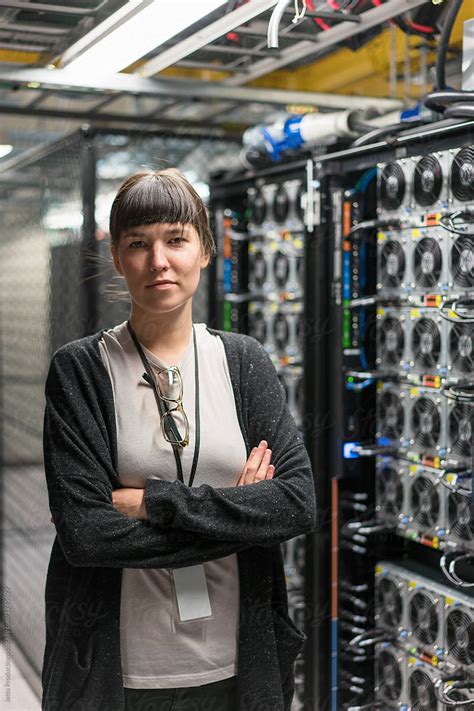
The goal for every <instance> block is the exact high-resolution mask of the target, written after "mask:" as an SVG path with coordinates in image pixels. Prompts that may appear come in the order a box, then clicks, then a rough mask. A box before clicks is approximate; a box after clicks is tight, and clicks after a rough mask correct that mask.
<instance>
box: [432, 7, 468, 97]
mask: <svg viewBox="0 0 474 711" xmlns="http://www.w3.org/2000/svg"><path fill="white" fill-rule="evenodd" d="M462 3H463V0H451V3H450V4H449V5H448V10H447V12H446V16H445V19H444V23H443V27H442V30H441V34H440V37H439V44H438V54H437V57H436V89H437V90H438V91H441V90H443V89H447V86H446V56H447V54H448V49H449V41H450V39H451V32H452V30H453V26H454V23H455V21H456V17H457V16H458V12H459V10H460V9H461V6H462Z"/></svg>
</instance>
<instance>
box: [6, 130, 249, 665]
mask: <svg viewBox="0 0 474 711" xmlns="http://www.w3.org/2000/svg"><path fill="white" fill-rule="evenodd" d="M237 155H238V147H237V146H236V145H235V144H229V143H226V142H215V141H202V140H200V139H199V138H192V139H189V138H179V139H178V138H164V137H161V138H158V137H154V136H146V135H143V134H142V135H137V134H130V135H127V134H120V135H118V134H112V133H110V134H108V133H107V134H105V133H102V134H98V135H96V136H95V137H91V136H87V135H85V134H83V133H78V134H75V135H73V136H71V137H69V138H67V139H65V140H63V141H61V142H59V143H57V144H55V145H54V146H52V147H49V148H48V147H47V148H45V149H44V150H43V151H41V152H39V151H38V152H36V154H34V155H31V156H30V158H25V159H24V160H23V161H22V162H21V163H18V162H17V163H16V164H15V167H14V168H11V169H10V170H8V171H4V172H3V173H0V368H1V371H0V373H1V383H0V415H1V420H0V422H1V431H0V450H1V464H2V477H1V479H0V482H1V483H2V487H3V496H2V504H1V505H2V534H3V553H4V555H3V585H4V592H5V596H4V599H7V598H8V611H7V613H8V615H9V622H8V624H9V634H10V635H11V637H12V638H13V639H14V640H15V641H16V642H17V643H18V645H19V647H20V648H21V649H22V651H23V652H24V654H25V656H26V657H27V658H28V659H29V661H30V662H31V664H32V666H33V668H34V669H36V670H37V672H38V673H40V671H41V667H42V661H43V650H44V602H43V593H44V585H45V579H46V570H47V565H48V561H49V556H50V551H51V545H52V542H53V539H54V527H53V525H52V524H51V522H50V513H49V508H48V497H47V489H46V481H45V476H44V468H43V456H42V428H43V414H44V382H45V378H46V374H47V370H48V366H49V362H50V359H51V356H52V354H53V352H54V351H55V350H56V349H57V348H59V346H61V345H62V344H64V343H67V342H69V341H71V340H74V339H76V338H79V337H81V336H83V335H85V334H87V333H92V332H94V331H96V330H98V329H99V328H110V327H112V326H114V325H115V324H117V323H120V322H121V321H123V320H125V319H126V318H127V317H128V315H129V309H130V304H129V299H128V296H125V298H122V299H121V300H117V299H116V298H114V299H111V297H110V293H109V292H110V290H111V288H112V290H114V288H115V291H116V289H117V287H118V288H119V289H120V290H121V291H122V292H125V282H124V281H123V280H121V279H120V278H117V277H115V276H114V275H115V270H114V267H113V264H112V261H111V257H110V251H109V235H108V231H107V230H108V216H109V212H110V205H111V202H112V199H113V196H114V194H115V192H116V190H117V188H118V186H119V185H120V184H121V182H122V181H123V180H124V179H125V178H126V177H127V176H128V175H130V174H131V173H133V172H135V171H136V170H139V169H141V168H142V167H143V166H147V167H166V166H176V167H178V168H181V170H183V172H186V173H187V175H188V177H189V179H190V180H191V181H192V182H193V184H194V185H196V184H197V183H199V182H201V183H202V185H201V186H199V185H198V188H199V187H200V188H201V190H202V191H204V194H205V192H206V187H207V186H206V183H207V180H208V177H209V172H210V171H213V170H216V169H217V168H219V167H221V166H222V165H224V164H226V165H229V164H231V163H232V161H233V160H235V159H236V157H237ZM94 156H96V158H97V165H96V168H97V174H96V179H95V178H94V174H93V171H94V162H93V161H94ZM91 170H92V173H91ZM94 184H95V186H96V195H95V215H96V223H97V224H96V228H95V229H94V226H93V224H92V227H90V224H91V223H90V222H89V223H88V222H87V216H88V215H92V217H93V215H94ZM83 222H84V224H85V225H86V226H87V224H89V228H88V229H86V230H85V231H84V229H83ZM85 238H87V241H86V242H85V241H84V239H85ZM204 275H205V276H204ZM204 275H203V276H204V278H203V279H202V282H201V285H200V289H199V291H198V293H197V294H196V295H195V297H194V302H193V305H194V311H193V318H194V320H195V321H197V322H202V321H207V311H208V302H207V279H206V276H207V275H206V272H204ZM120 282H121V283H120ZM114 285H115V286H114ZM125 293H126V292H125Z"/></svg>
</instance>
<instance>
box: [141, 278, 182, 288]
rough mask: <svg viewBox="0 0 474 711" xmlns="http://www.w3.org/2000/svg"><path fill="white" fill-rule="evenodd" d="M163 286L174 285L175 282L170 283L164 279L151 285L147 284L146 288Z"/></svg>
mask: <svg viewBox="0 0 474 711" xmlns="http://www.w3.org/2000/svg"><path fill="white" fill-rule="evenodd" d="M165 284H176V282H174V281H170V280H169V279H165V280H163V281H155V282H153V284H147V286H148V287H150V286H164V285H165Z"/></svg>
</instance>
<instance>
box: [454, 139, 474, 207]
mask: <svg viewBox="0 0 474 711" xmlns="http://www.w3.org/2000/svg"><path fill="white" fill-rule="evenodd" d="M451 192H452V193H453V195H454V197H455V198H457V199H458V200H459V201H460V202H472V201H473V200H474V148H462V149H461V150H460V151H459V153H457V154H456V155H455V157H454V159H453V162H452V165H451Z"/></svg>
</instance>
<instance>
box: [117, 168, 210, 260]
mask: <svg viewBox="0 0 474 711" xmlns="http://www.w3.org/2000/svg"><path fill="white" fill-rule="evenodd" d="M156 222H161V223H164V222H169V223H171V224H176V223H179V224H182V225H185V224H191V225H192V226H193V227H194V228H195V230H196V231H197V233H198V235H199V239H200V241H201V247H202V249H203V251H204V253H205V254H208V255H209V256H210V257H213V256H214V255H215V254H216V246H215V242H214V237H213V236H212V232H211V229H210V227H209V218H208V215H207V210H206V207H205V205H204V203H203V201H202V200H201V198H200V197H199V195H198V193H197V192H196V190H195V189H194V188H193V186H192V185H191V183H190V182H189V181H188V180H187V179H186V178H185V177H184V175H183V174H182V173H180V171H179V170H177V169H176V168H166V169H164V170H145V171H143V172H141V173H135V174H134V175H131V176H130V177H129V178H127V180H126V181H125V182H124V183H122V185H121V186H120V188H119V190H118V193H117V195H116V196H115V199H114V201H113V203H112V209H111V211H110V237H111V241H112V245H113V246H114V247H118V243H119V241H120V237H121V236H122V234H123V233H124V232H125V230H127V229H129V228H130V227H138V226H139V225H152V224H155V223H156Z"/></svg>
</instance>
